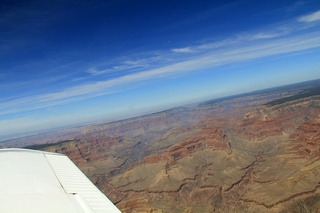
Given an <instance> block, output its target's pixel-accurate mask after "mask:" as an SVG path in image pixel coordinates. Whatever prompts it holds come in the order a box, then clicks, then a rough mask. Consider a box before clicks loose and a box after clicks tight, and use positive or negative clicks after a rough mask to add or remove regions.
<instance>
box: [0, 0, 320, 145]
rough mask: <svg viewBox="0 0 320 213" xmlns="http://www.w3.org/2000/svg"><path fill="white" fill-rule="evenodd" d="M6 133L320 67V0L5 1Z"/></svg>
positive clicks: (1, 60) (1, 133)
mask: <svg viewBox="0 0 320 213" xmlns="http://www.w3.org/2000/svg"><path fill="white" fill-rule="evenodd" d="M0 29H1V30H0V64H1V66H0V129H1V130H0V140H1V139H2V140H3V139H5V138H9V137H15V136H19V135H22V134H30V133H36V132H40V131H44V130H50V129H52V128H59V127H63V126H67V125H75V124H81V123H86V122H94V121H101V120H113V119H119V118H123V117H127V116H133V115H137V114H143V113H147V112H151V111H157V110H161V109H166V108H171V107H174V106H180V105H184V104H188V103H194V102H198V101H203V100H208V99H213V98H218V97H223V96H228V95H233V94H239V93H244V92H249V91H254V90H258V89H264V88H269V87H274V86H279V85H284V84H290V83H295V82H300V81H307V80H312V79H318V78H320V54H319V53H320V2H319V1H315V0H314V1H311V0H310V1H292V0H290V1H289V0H288V1H285V0H283V1H273V0H269V1H255V0H239V1H194V0H190V1H182V0H181V1H172V0H171V1H166V0H162V1H146V0H140V1H139V0H132V1H128V0H110V1H109V0H108V1H87V0H79V1H54V2H53V1H33V0H30V1H3V2H2V4H1V7H0Z"/></svg>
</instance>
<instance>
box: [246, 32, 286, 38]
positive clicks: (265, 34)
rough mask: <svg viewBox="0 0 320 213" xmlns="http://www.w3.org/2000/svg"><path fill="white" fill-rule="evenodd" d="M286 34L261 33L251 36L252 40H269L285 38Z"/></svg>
mask: <svg viewBox="0 0 320 213" xmlns="http://www.w3.org/2000/svg"><path fill="white" fill-rule="evenodd" d="M283 35H284V33H264V32H260V33H257V34H253V35H252V36H251V38H252V39H268V38H276V37H280V36H283Z"/></svg>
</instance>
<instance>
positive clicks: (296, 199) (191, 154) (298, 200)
mask: <svg viewBox="0 0 320 213" xmlns="http://www.w3.org/2000/svg"><path fill="white" fill-rule="evenodd" d="M1 146H2V147H25V148H30V149H40V150H44V151H49V152H57V153H62V154H65V155H67V156H68V157H69V158H70V159H71V160H72V161H73V162H74V163H75V164H76V165H77V166H78V167H79V168H80V169H81V170H82V171H83V172H84V173H85V174H86V175H87V176H88V177H89V179H90V180H91V181H92V182H93V183H94V184H95V185H96V186H97V187H98V188H99V189H100V190H101V191H102V192H103V193H105V194H106V196H107V197H108V198H109V199H110V200H112V201H113V202H114V203H115V204H116V205H117V207H118V208H119V209H120V210H121V211H122V212H177V213H180V212H181V213H187V212H189V213H190V212H303V211H309V212H317V211H318V209H320V80H315V81H312V82H305V83H300V84H294V85H289V86H283V87H279V88H272V89H267V90H263V91H257V92H252V93H247V94H242V95H237V96H232V97H226V98H221V99H216V100H212V101H206V102H202V103H197V104H192V105H188V106H183V107H178V108H174V109H170V110H166V111H162V112H157V113H153V114H148V115H143V116H139V117H134V118H129V119H124V120H120V121H114V122H109V123H100V124H94V125H87V126H79V127H73V128H68V129H64V130H60V131H53V132H50V133H43V134H38V135H33V136H28V137H24V138H18V139H13V140H9V141H4V142H3V143H1Z"/></svg>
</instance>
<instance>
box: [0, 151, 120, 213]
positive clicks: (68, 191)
mask: <svg viewBox="0 0 320 213" xmlns="http://www.w3.org/2000/svg"><path fill="white" fill-rule="evenodd" d="M0 212H1V213H15V212H17V213H43V212H46V213H51V212H54V213H57V212H59V213H60V212H61V213H119V212H120V211H119V209H118V208H117V207H116V206H115V205H114V204H113V203H112V202H111V201H110V200H109V199H108V198H107V197H106V196H105V195H104V194H103V193H102V192H101V191H99V189H98V188H96V187H95V186H94V185H93V183H92V182H91V181H90V180H89V179H88V178H87V177H86V176H85V175H84V174H83V173H82V172H81V171H80V169H79V168H78V167H77V166H76V165H75V164H74V163H73V162H72V161H71V160H70V159H69V158H68V157H67V156H65V155H62V154H56V153H50V152H42V151H34V150H27V149H0Z"/></svg>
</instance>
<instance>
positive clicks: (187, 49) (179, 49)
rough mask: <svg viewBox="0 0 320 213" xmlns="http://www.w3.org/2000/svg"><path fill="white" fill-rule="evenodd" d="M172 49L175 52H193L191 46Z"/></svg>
mask: <svg viewBox="0 0 320 213" xmlns="http://www.w3.org/2000/svg"><path fill="white" fill-rule="evenodd" d="M171 51H172V52H174V53H190V52H193V51H192V49H191V48H190V47H184V48H174V49H171Z"/></svg>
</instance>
